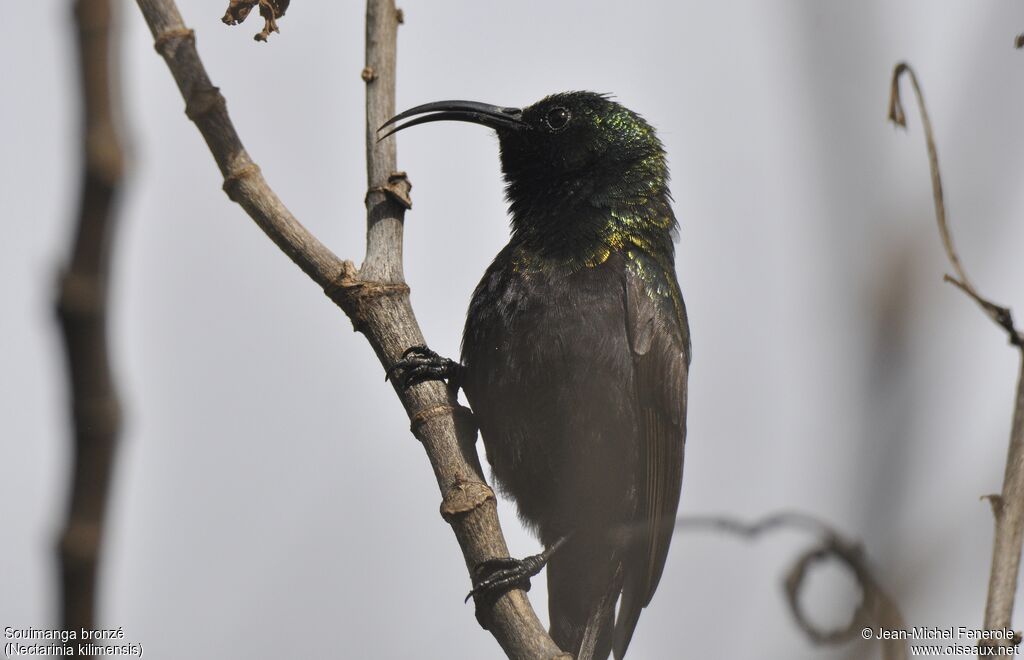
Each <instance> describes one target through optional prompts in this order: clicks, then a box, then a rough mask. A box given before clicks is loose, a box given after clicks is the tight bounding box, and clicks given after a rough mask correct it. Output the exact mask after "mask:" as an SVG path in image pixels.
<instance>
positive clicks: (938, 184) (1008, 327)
mask: <svg viewBox="0 0 1024 660" xmlns="http://www.w3.org/2000/svg"><path fill="white" fill-rule="evenodd" d="M904 73H906V74H907V75H908V76H910V84H911V85H912V86H913V88H914V94H915V95H916V96H917V106H918V108H919V109H920V111H921V124H922V125H923V126H924V137H925V144H926V146H927V148H928V163H929V165H930V169H931V175H932V197H933V201H934V202H935V219H936V221H937V222H938V225H939V235H940V236H941V237H942V245H943V247H944V248H945V250H946V257H947V258H948V259H949V263H950V264H951V265H952V266H953V270H955V271H956V277H953V276H951V275H946V276H945V280H946V281H947V282H950V283H952V284H955V285H956V286H958V287H959V288H960V289H961V290H962V291H964V293H966V294H967V295H969V296H970V297H971V298H972V299H974V301H975V302H976V303H978V305H979V306H981V308H982V310H983V311H984V312H985V313H986V314H987V315H988V316H989V318H991V319H992V320H993V321H994V322H995V323H996V324H997V325H999V326H1000V327H1001V328H1003V329H1004V330H1005V331H1006V332H1007V333H1008V334H1009V337H1010V343H1011V344H1013V345H1014V346H1022V347H1024V345H1022V342H1024V336H1022V335H1021V333H1020V332H1019V331H1018V330H1017V329H1016V328H1015V327H1014V325H1013V316H1012V315H1011V314H1010V310H1009V309H1008V308H1006V307H1003V306H1001V305H996V304H995V303H992V302H990V301H989V300H987V299H986V298H984V297H983V296H981V294H979V293H978V291H977V289H975V288H974V285H973V284H972V283H971V280H970V278H968V277H967V272H966V271H965V270H964V267H963V265H962V264H961V263H960V256H959V255H958V254H957V251H956V246H955V245H954V244H953V235H952V234H951V233H950V231H949V222H948V220H947V219H946V201H945V197H944V195H943V193H942V176H941V174H940V173H939V154H938V151H937V149H936V148H935V134H934V132H933V131H932V122H931V119H929V117H928V108H927V107H926V106H925V103H924V96H923V95H922V93H921V86H920V85H918V83H917V75H916V74H915V73H914V70H913V69H912V68H910V65H909V64H907V63H906V62H900V63H899V64H897V65H896V69H895V70H894V71H893V73H892V87H891V90H890V95H889V120H890V121H892V122H893V123H894V124H896V125H897V126H900V127H901V128H906V127H907V118H906V114H905V113H904V112H903V102H902V100H901V98H900V76H902V75H903V74H904Z"/></svg>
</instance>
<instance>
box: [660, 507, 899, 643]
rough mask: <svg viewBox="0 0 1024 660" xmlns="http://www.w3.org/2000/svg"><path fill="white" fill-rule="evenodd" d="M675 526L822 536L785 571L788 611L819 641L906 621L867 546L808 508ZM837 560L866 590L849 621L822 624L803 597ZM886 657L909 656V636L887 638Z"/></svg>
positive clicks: (689, 519) (694, 519) (693, 519)
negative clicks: (820, 567)
mask: <svg viewBox="0 0 1024 660" xmlns="http://www.w3.org/2000/svg"><path fill="white" fill-rule="evenodd" d="M676 528H677V529H679V528H691V529H694V528H695V529H711V530H716V531H721V532H728V533H730V534H735V535H737V536H741V537H743V538H745V539H749V540H753V539H757V538H759V537H761V536H763V535H765V534H768V533H771V532H775V531H780V530H784V529H796V530H801V531H805V532H809V533H811V534H814V535H816V536H818V538H819V541H818V543H817V544H815V545H814V546H812V547H811V548H809V549H808V550H806V551H805V552H803V553H802V554H801V555H800V556H799V557H798V558H797V560H796V561H795V562H794V564H793V566H792V568H790V570H789V572H788V573H787V574H786V579H785V582H784V589H785V592H786V602H787V603H788V605H789V610H790V612H791V613H792V614H793V618H794V619H795V620H796V624H797V626H798V627H799V628H800V630H802V631H803V632H804V633H805V634H806V635H807V636H808V638H810V639H811V641H813V642H815V643H817V644H840V643H842V642H846V641H848V640H850V639H853V638H854V637H859V636H860V632H861V631H862V630H864V629H865V628H871V629H876V630H877V629H879V628H882V629H884V630H904V629H905V628H906V624H905V623H904V621H903V616H902V615H901V614H900V611H899V608H898V607H897V606H896V603H895V601H894V600H893V599H892V598H891V597H890V596H889V595H888V593H887V592H886V591H885V590H884V589H882V587H881V586H880V585H879V583H878V580H877V579H876V578H875V576H874V572H873V571H872V570H871V566H870V565H869V563H868V561H867V557H866V556H865V554H864V550H863V548H862V547H861V545H860V544H859V543H857V542H855V541H852V540H850V539H847V538H845V537H843V536H842V535H841V534H839V533H838V532H837V531H835V530H834V529H833V528H832V527H831V526H829V525H828V524H827V523H825V522H824V521H821V520H819V519H817V518H815V517H813V516H809V515H807V514H804V513H796V512H784V513H777V514H773V515H770V516H767V517H765V518H762V519H761V520H758V521H756V522H753V523H745V522H740V521H738V520H735V519H732V518H729V517H726V516H684V517H681V518H679V520H678V521H677V522H676ZM829 560H834V561H838V562H839V563H841V564H843V565H844V566H845V567H846V568H847V569H848V570H849V571H850V573H851V574H852V575H853V577H854V579H855V580H856V582H857V585H858V586H859V587H860V590H861V600H860V603H859V604H858V605H857V608H856V610H855V611H854V614H853V616H852V617H851V618H850V620H849V621H848V622H847V624H846V625H844V626H840V627H838V628H834V629H829V628H821V627H819V626H818V625H817V624H815V623H813V622H811V621H810V619H808V618H807V614H806V612H805V610H804V607H803V605H802V601H801V599H800V595H801V593H803V588H804V584H805V583H806V581H807V576H808V574H809V572H810V571H811V569H812V568H813V567H814V566H815V565H817V564H820V563H821V562H825V561H829ZM882 656H883V658H885V660H905V659H906V657H907V644H906V641H905V640H899V639H883V640H882Z"/></svg>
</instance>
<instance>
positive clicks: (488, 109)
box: [377, 101, 529, 141]
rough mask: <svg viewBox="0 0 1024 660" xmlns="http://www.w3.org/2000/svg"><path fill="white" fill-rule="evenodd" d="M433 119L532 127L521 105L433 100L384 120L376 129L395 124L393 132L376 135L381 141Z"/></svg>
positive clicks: (511, 127)
mask: <svg viewBox="0 0 1024 660" xmlns="http://www.w3.org/2000/svg"><path fill="white" fill-rule="evenodd" d="M416 115H422V116H420V117H416V119H412V120H410V121H407V122H405V123H404V124H398V125H397V126H394V124H396V123H398V122H400V121H402V120H403V119H408V118H409V117H414V116H416ZM431 121H466V122H469V123H471V124H480V125H482V126H488V127H490V128H494V129H499V128H504V129H512V130H522V129H525V128H529V124H527V123H526V122H524V121H523V111H522V110H520V109H519V108H503V107H501V106H497V105H489V104H487V103H478V102H476V101H435V102H434V103H424V104H423V105H418V106H416V107H415V108H409V109H408V110H406V111H405V112H400V113H398V114H397V115H395V116H394V117H392V118H391V119H389V120H387V121H386V122H384V124H383V125H382V126H381V127H380V128H378V129H377V131H378V132H379V131H383V130H384V129H385V128H387V127H388V126H394V127H393V128H392V129H391V130H390V131H388V132H387V133H385V134H384V135H381V136H380V137H379V138H377V140H378V141H380V140H383V139H384V138H386V137H387V136H389V135H392V134H394V133H397V132H398V131H400V130H402V129H403V128H409V127H410V126H416V125H418V124H426V123H427V122H431Z"/></svg>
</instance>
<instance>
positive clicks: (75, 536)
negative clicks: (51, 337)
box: [56, 0, 124, 630]
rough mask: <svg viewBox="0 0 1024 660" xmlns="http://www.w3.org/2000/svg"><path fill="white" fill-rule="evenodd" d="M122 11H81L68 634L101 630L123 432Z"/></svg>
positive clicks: (69, 331)
mask: <svg viewBox="0 0 1024 660" xmlns="http://www.w3.org/2000/svg"><path fill="white" fill-rule="evenodd" d="M116 5H117V3H115V2H111V1H110V0H76V1H75V2H74V3H73V6H74V14H75V25H76V28H77V38H78V39H77V41H78V65H79V74H80V89H81V93H82V99H83V102H82V110H83V112H82V116H83V122H82V161H83V163H82V165H83V166H82V188H81V199H80V202H79V209H78V217H77V222H76V227H75V232H74V239H73V242H72V245H71V250H70V254H69V257H68V260H67V263H66V265H65V266H64V267H63V268H62V269H61V272H60V277H59V284H58V289H59V290H58V296H57V300H56V311H57V318H58V320H59V321H60V327H61V331H62V336H63V340H64V348H65V355H66V358H67V369H68V381H69V384H70V399H71V418H72V426H73V431H74V438H75V442H74V447H73V452H72V456H73V465H72V471H71V488H70V489H69V492H68V511H67V518H66V521H65V523H64V529H63V530H62V532H61V535H60V541H59V543H58V557H59V562H60V570H61V618H62V624H63V626H64V629H65V630H80V629H83V628H85V629H92V628H95V627H96V626H95V622H96V621H95V607H96V578H97V570H98V567H99V558H100V550H101V547H102V540H103V532H104V522H105V520H106V508H107V493H108V490H109V485H110V475H111V472H112V469H113V464H114V456H115V453H116V450H117V441H118V437H119V435H120V429H121V415H120V405H119V402H118V397H117V390H116V388H115V383H114V376H113V370H112V369H111V365H110V359H109V350H108V343H107V298H108V290H109V286H108V281H109V276H108V274H109V271H110V254H111V246H112V243H113V234H114V229H115V224H116V219H117V218H116V213H115V210H116V209H115V207H116V201H117V196H118V192H119V190H120V186H121V181H122V178H123V176H124V150H123V148H122V146H121V139H120V137H119V130H118V128H119V127H118V120H119V119H120V108H119V95H118V90H117V84H116V77H117V70H118V63H119V58H118V57H117V52H116V51H117V49H116V47H115V46H116V43H117V39H116V21H115V20H114V11H115V9H116Z"/></svg>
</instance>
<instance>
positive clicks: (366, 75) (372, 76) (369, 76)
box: [359, 66, 377, 83]
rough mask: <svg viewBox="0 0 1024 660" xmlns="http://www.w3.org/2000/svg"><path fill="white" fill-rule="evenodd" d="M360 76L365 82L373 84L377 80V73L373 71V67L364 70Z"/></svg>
mask: <svg viewBox="0 0 1024 660" xmlns="http://www.w3.org/2000/svg"><path fill="white" fill-rule="evenodd" d="M359 76H360V77H361V78H362V79H363V82H366V83H372V82H373V81H374V80H376V79H377V72H376V71H374V70H373V67H372V66H368V67H366V68H364V69H363V71H362V73H360V74H359Z"/></svg>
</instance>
